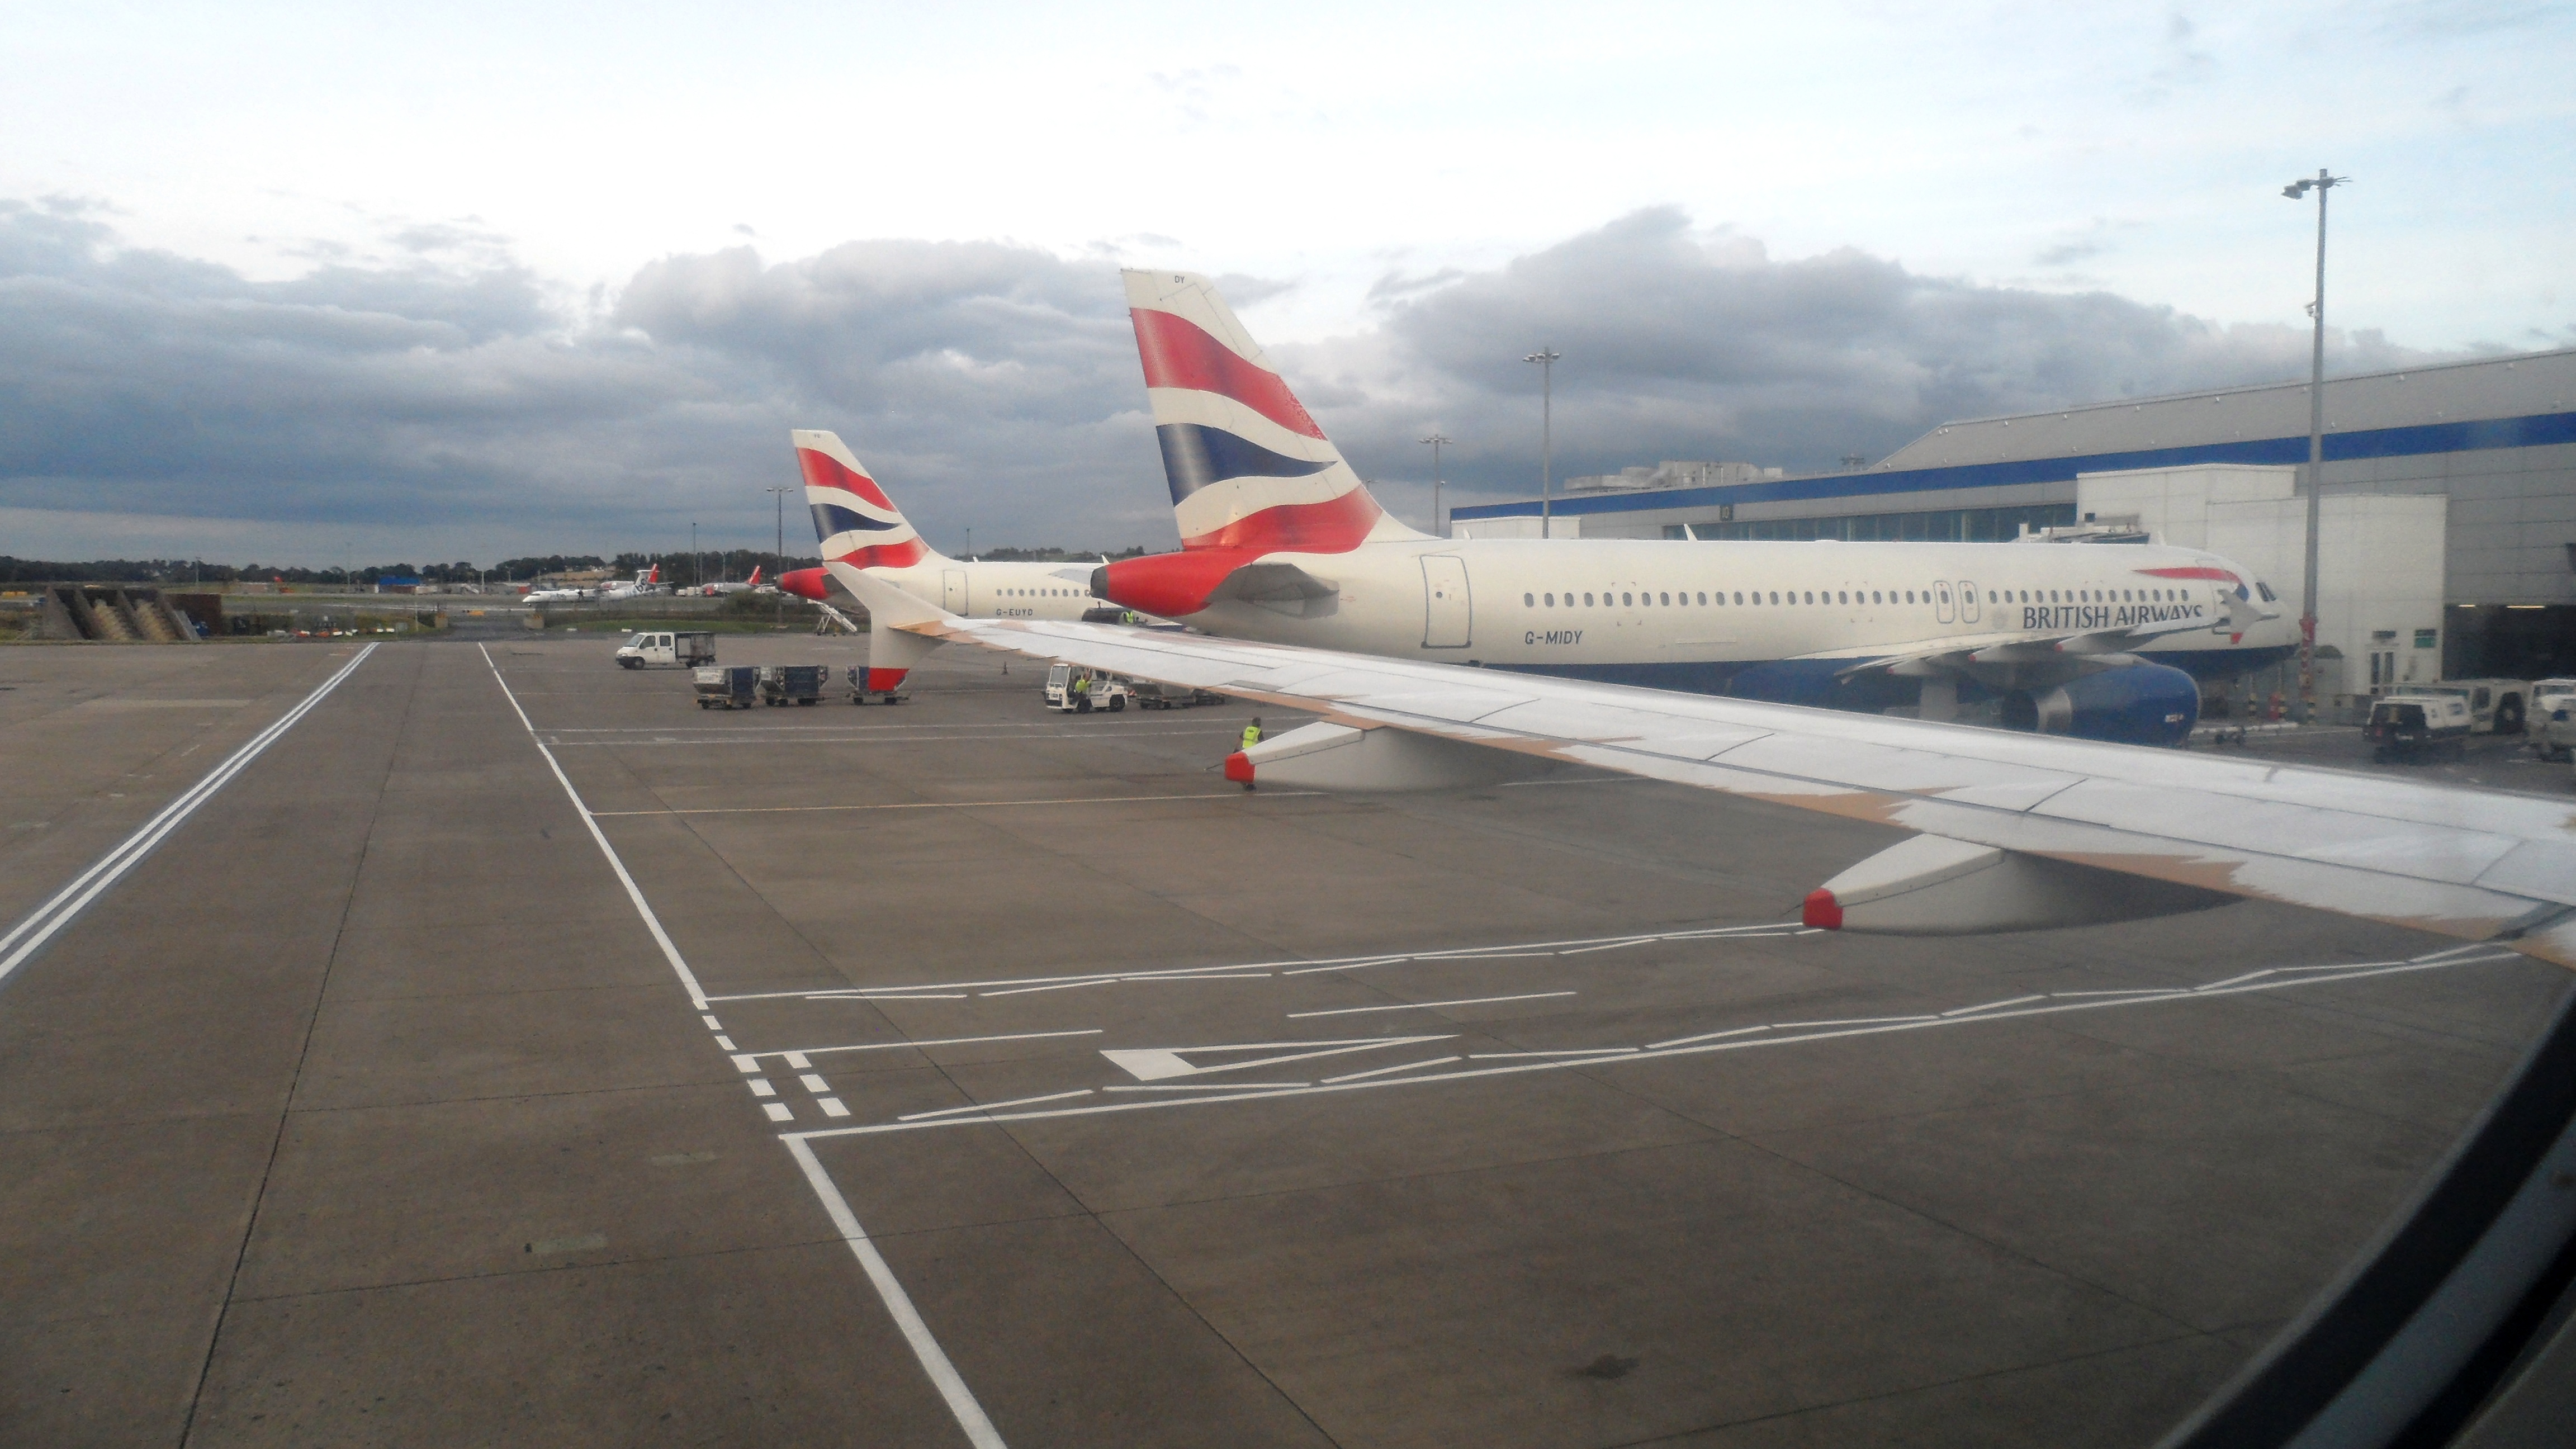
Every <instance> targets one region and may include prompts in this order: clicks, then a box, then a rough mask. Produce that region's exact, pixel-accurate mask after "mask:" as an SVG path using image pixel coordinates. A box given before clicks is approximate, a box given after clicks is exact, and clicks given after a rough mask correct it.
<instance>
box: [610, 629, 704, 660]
mask: <svg viewBox="0 0 2576 1449" xmlns="http://www.w3.org/2000/svg"><path fill="white" fill-rule="evenodd" d="M715 662H716V636H715V635H713V634H711V633H709V632H707V631H705V630H703V629H698V630H686V631H681V632H676V633H667V634H666V633H656V632H653V631H650V630H647V631H646V632H644V633H641V634H638V635H636V636H635V637H634V638H632V639H629V640H627V641H626V642H625V644H624V645H622V646H620V647H619V649H618V651H617V663H618V667H619V668H621V669H645V668H660V669H697V668H701V667H703V666H705V665H709V664H713V663H715Z"/></svg>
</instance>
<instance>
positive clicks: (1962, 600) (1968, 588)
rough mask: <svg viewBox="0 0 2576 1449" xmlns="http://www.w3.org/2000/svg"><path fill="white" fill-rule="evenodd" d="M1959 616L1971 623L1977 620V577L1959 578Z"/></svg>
mask: <svg viewBox="0 0 2576 1449" xmlns="http://www.w3.org/2000/svg"><path fill="white" fill-rule="evenodd" d="M1959 617H1960V618H1962V619H1965V620H1966V621H1968V622H1969V623H1971V624H1973V623H1975V622H1977V581H1976V580H1975V579H1961V580H1959Z"/></svg>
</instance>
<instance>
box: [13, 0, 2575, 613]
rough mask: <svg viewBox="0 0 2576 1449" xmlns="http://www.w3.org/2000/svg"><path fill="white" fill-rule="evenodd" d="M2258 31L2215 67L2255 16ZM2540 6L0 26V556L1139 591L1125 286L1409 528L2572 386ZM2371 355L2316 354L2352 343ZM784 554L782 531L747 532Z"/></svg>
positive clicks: (2569, 66) (285, 20)
mask: <svg viewBox="0 0 2576 1449" xmlns="http://www.w3.org/2000/svg"><path fill="white" fill-rule="evenodd" d="M2245 12H2252V13H2245ZM2570 74H2576V19H2571V10H2570V8H2569V7H2567V6H2565V5H2550V4H2512V3H2492V4H2458V5H2431V4H2426V5H2415V4H2385V5H2367V4H2364V5H2354V4H2344V5H2331V6H2329V5H2322V4H2318V5H2301V4H2272V5H2267V6H2261V7H2232V8H2230V9H2227V10H2217V9H2201V8H2192V7H2186V8H2175V7H2172V6H2121V5H2095V6H2079V7H2069V6H2042V5H2030V6H2013V5H1999V6H1988V7H1984V8H1981V9H1974V10H1972V9H1969V8H1967V7H1963V6H1959V5H1956V4H1950V5H1941V6H1922V7H1915V6H1908V5H1901V4H1854V5H1845V6H1839V7H1837V6H1832V5H1804V6H1794V7H1791V6H1781V7H1773V8H1764V9H1745V10H1741V11H1730V10H1727V9H1725V8H1723V7H1716V6H1709V5H1705V4H1700V5H1671V6H1654V5H1616V4H1592V5H1566V4H1562V3H1559V4H1554V5H1549V6H1514V5H1500V4H1491V3H1486V4H1478V5H1474V6H1454V7H1440V6H1432V5H1423V6H1413V7H1388V6H1383V5H1372V6H1368V7H1359V6H1348V7H1344V6H1334V5H1314V4H1310V5H1306V6H1300V7H1296V8H1295V9H1294V10H1290V11H1281V10H1263V9H1259V8H1256V7H1240V6H1226V7H1218V6H1210V7H1202V8H1201V10H1200V11H1199V12H1198V13H1192V12H1190V11H1188V10H1183V9H1179V8H1176V7H1172V6H1169V5H1167V4H1162V5H1139V6H1135V7H1121V6H1111V5H1090V6H1066V5H1062V4H1055V5H1044V6H1037V5H1032V6H1025V7H1021V6H950V7H918V6H915V7H900V8H898V7H891V6H885V7H871V6H852V5H848V4H839V5H832V6H812V7H807V6H799V5H794V4H784V5H773V6H768V7H757V8H751V9H745V8H742V7H713V6H708V7H696V8H690V7H675V6H654V5H649V4H622V5H616V6H609V5H599V6H574V5H553V6H543V7H540V8H539V9H538V10H537V11H536V13H533V14H532V13H530V10H529V7H527V6H526V5H524V3H522V4H516V5H509V6H500V5H493V6H477V5H473V4H451V5H446V6H438V7H419V6H412V7H393V6H384V7H375V8H368V7H342V8H340V9H339V10H337V11H330V10H322V9H318V8H317V7H310V6H305V5H295V6H285V5H274V6H272V5H262V4H258V3H228V4H225V5H222V6H212V5H207V6H197V7H181V6H160V5H115V4H103V5H95V6H85V7H35V6H17V7H10V8H8V9H6V10H0V134H5V135H7V136H8V137H9V138H10V144H9V145H7V146H6V147H0V553H15V554H19V555H22V556H23V555H36V556H51V557H66V556H70V557H86V556H92V555H101V554H128V555H132V554H168V555H177V554H188V553H200V552H201V553H205V554H208V555H210V556H215V557H222V558H246V557H249V556H253V555H258V556H262V557H266V558H272V559H276V560H279V561H282V562H307V563H336V562H340V561H341V560H342V559H343V557H344V556H345V555H348V554H350V553H353V552H354V553H355V554H356V555H357V556H358V557H359V559H360V560H361V561H366V560H369V559H378V560H391V559H395V558H407V559H411V560H413V561H415V562H417V561H423V560H426V559H429V558H441V559H455V558H472V559H476V560H482V561H489V560H490V559H493V558H496V557H499V556H501V555H503V554H508V553H521V552H535V551H544V552H551V551H556V550H595V551H600V552H608V551H612V550H616V549H628V548H634V549H646V550H653V549H676V548H678V547H681V546H683V545H684V544H685V542H686V540H687V537H688V525H689V523H690V521H691V520H693V519H694V520H695V521H697V522H698V524H699V525H700V529H699V536H700V538H701V540H702V541H704V542H706V543H707V544H708V545H709V546H714V545H718V544H744V543H751V542H754V541H761V540H765V539H766V538H767V537H768V535H769V531H770V520H771V513H770V508H771V500H770V498H769V497H768V495H766V494H764V493H763V492H762V491H761V490H762V489H764V488H766V487H769V486H773V485H775V484H778V483H782V482H788V481H791V473H790V471H789V468H790V465H789V462H788V458H787V452H786V445H785V439H784V436H783V435H784V432H785V430H786V429H787V428H789V427H791V426H812V427H829V428H835V429H837V430H839V431H840V432H841V433H842V434H843V436H844V437H845V438H846V439H847V440H848V441H849V442H850V444H851V445H852V447H853V448H854V449H856V450H857V452H858V454H859V456H860V457H862V458H863V459H866V460H868V461H869V462H870V463H871V464H872V465H874V466H875V467H876V469H877V470H878V472H879V473H880V474H881V476H882V477H883V478H884V480H885V481H886V483H887V484H888V485H889V487H890V488H891V489H892V490H893V491H894V494H895V496H896V498H897V499H898V501H900V502H902V503H903V504H904V505H905V507H906V509H907V511H908V512H910V513H912V514H913V515H914V516H915V517H916V519H917V520H918V521H919V522H920V523H921V524H922V525H923V527H924V530H925V532H927V533H928V534H929V535H930V537H931V538H932V540H933V541H934V542H937V543H939V544H941V545H942V546H945V547H948V548H951V549H955V548H958V547H960V546H962V544H963V542H964V537H963V533H964V530H965V529H966V528H967V527H969V526H972V527H973V528H974V529H975V530H976V533H975V537H976V541H977V543H978V544H980V545H986V546H990V545H995V544H1003V543H1022V544H1034V543H1046V542H1060V543H1064V544H1068V545H1076V546H1109V547H1117V546H1124V545H1126V544H1129V543H1147V544H1151V545H1155V546H1162V545H1165V544H1168V543H1169V542H1170V541H1171V523H1170V514H1169V509H1168V498H1167V495H1166V494H1165V492H1164V489H1163V484H1162V480H1161V477H1160V469H1159V460H1158V457H1157V455H1156V452H1155V450H1154V447H1153V442H1152V433H1151V426H1150V422H1149V421H1148V419H1147V418H1146V417H1145V416H1144V415H1143V413H1142V411H1141V410H1142V407H1143V401H1144V399H1143V389H1142V385H1141V379H1140V378H1139V376H1138V372H1137V367H1136V363H1135V359H1134V355H1133V348H1132V339H1131V338H1130V337H1129V335H1128V331H1127V327H1126V324H1125V321H1124V318H1123V315H1122V308H1121V304H1120V301H1119V294H1118V287H1117V281H1116V276H1115V269H1116V267H1117V266H1118V265H1120V264H1121V263H1129V264H1134V263H1145V264H1156V265H1172V266H1186V267H1190V268H1193V269H1196V270H1201V271H1206V272H1210V273H1215V274H1219V275H1221V276H1226V277H1228V278H1231V279H1234V280H1233V281H1232V283H1231V287H1232V290H1233V291H1234V293H1235V295H1236V298H1237V300H1238V302H1239V303H1243V304H1245V305H1244V306H1243V311H1244V313H1245V316H1246V320H1247V321H1248V322H1249V323H1250V325H1251V326H1252V327H1253V328H1254V329H1255V331H1256V332H1257V333H1259V334H1260V335H1262V336H1263V337H1264V338H1265V339H1266V340H1267V341H1269V342H1270V343H1271V345H1272V349H1273V351H1274V353H1275V354H1276V355H1277V356H1278V357H1279V358H1280V359H1281V361H1282V362H1283V363H1284V364H1285V365H1286V366H1287V368H1288V370H1289V372H1290V375H1291V381H1292V382H1293V383H1294V384H1295V385H1296V386H1297V387H1298V389H1299V390H1300V392H1301V394H1302V395H1304V396H1305V398H1306V400H1307V402H1308V403H1309V405H1310V406H1312V407H1313V409H1314V411H1315V412H1316V414H1317V416H1318V417H1319V418H1320V419H1321V420H1322V421H1323V422H1324V424H1325V426H1326V427H1327V428H1328V429H1329V430H1330V431H1332V433H1333V434H1334V436H1335V437H1336V439H1337V440H1338V441H1340V442H1341V443H1342V445H1343V447H1344V449H1345V451H1346V452H1347V453H1349V454H1350V456H1351V458H1352V460H1353V462H1354V463H1355V464H1356V465H1357V466H1358V467H1359V469H1360V471H1361V472H1362V473H1363V474H1364V475H1366V476H1369V477H1371V478H1373V479H1379V480H1383V483H1382V487H1381V492H1382V494H1383V495H1384V496H1385V498H1386V501H1387V502H1388V503H1389V504H1390V505H1391V506H1393V507H1396V508H1397V509H1398V510H1399V511H1401V512H1407V513H1409V514H1413V515H1416V516H1419V515H1421V514H1423V513H1424V512H1425V511H1426V506H1427V496H1425V494H1424V492H1423V491H1422V490H1421V489H1420V488H1419V487H1418V486H1417V485H1419V484H1420V483H1422V482H1423V481H1425V480H1427V475H1428V458H1427V456H1425V454H1426V452H1427V450H1425V449H1423V448H1421V447H1419V446H1418V445H1417V444H1416V443H1415V442H1414V441H1413V440H1414V439H1416V438H1418V437H1420V436H1421V434H1422V433H1423V432H1425V431H1427V430H1429V429H1430V428H1431V427H1434V426H1437V427H1439V428H1441V429H1443V430H1444V431H1446V432H1447V433H1448V434H1449V435H1450V436H1452V437H1454V438H1457V439H1458V440H1459V446H1458V448H1457V450H1456V452H1455V455H1454V456H1455V469H1456V471H1455V473H1454V474H1453V480H1454V482H1455V486H1454V487H1453V493H1452V496H1453V498H1456V499H1458V500H1459V501H1467V500H1470V499H1473V498H1477V497H1508V496H1519V495H1521V494H1524V493H1527V492H1530V491H1533V489H1534V484H1535V479H1536V471H1537V468H1536V453H1537V431H1538V429H1537V409H1536V398H1535V392H1536V389H1535V378H1534V376H1532V375H1531V374H1532V373H1533V372H1534V369H1531V368H1528V367H1525V366H1522V365H1521V364H1519V363H1518V362H1517V361H1516V359H1517V358H1518V356H1519V355H1520V354H1521V353H1522V352H1525V351H1528V350H1529V349H1530V348H1531V347H1533V346H1535V345H1537V344H1538V343H1540V342H1542V341H1545V342H1548V343H1551V344H1553V345H1554V346H1555V347H1556V348H1557V350H1558V351H1560V352H1562V353H1563V354H1565V361H1564V362H1563V363H1561V364H1560V365H1559V368H1558V371H1557V387H1558V404H1559V407H1558V443H1559V455H1560V472H1561V473H1583V472H1594V471H1601V470H1605V469H1615V468H1617V467H1620V466H1622V465H1626V464H1631V463H1652V462H1654V461H1657V460H1659V459H1663V458H1714V457H1722V458H1741V459H1745V460H1747V461H1752V462H1757V463H1772V464H1781V465H1786V466H1790V467H1793V468H1796V467H1812V466H1819V465H1824V464H1829V463H1830V462H1831V461H1832V459H1834V458H1835V457H1837V456H1839V455H1841V454H1844V453H1853V452H1857V453H1862V454H1865V455H1871V456H1876V455H1882V454H1884V453H1885V452H1887V451H1889V450H1890V449H1892V448H1894V447H1895V446H1897V445H1898V444H1900V443H1902V442H1904V441H1905V440H1906V439H1908V438H1910V437H1912V436H1914V435H1915V434H1916V433H1918V432H1920V431H1921V430H1922V429H1923V428H1924V427H1926V426H1929V425H1930V424H1931V423H1934V422H1937V421H1940V420H1941V419H1942V418H1945V417H1953V416H1965V415H1975V414H1979V413H1991V412H1998V411H2012V410H2019V409H2023V408H2032V407H2044V406H2048V405H2051V404H2055V403H2064V402H2075V401H2083V400H2088V399H2092V398H2098V397H2105V396H2117V395H2121V394H2123V393H2146V392H2158V391H2167V390H2176V389H2185V388H2191V387H2196V386H2204V385H2214V384H2218V383H2226V382H2239V381H2251V380H2258V379H2265V378H2277V377H2286V376H2295V375H2297V374H2298V372H2299V371H2300V370H2301V369H2302V367H2303V365H2304V354H2305V337H2304V323H2305V319H2304V317H2303V316H2302V313H2301V307H2302V305H2303V304H2304V303H2305V301H2306V300H2307V292H2308V285H2309V277H2308V269H2309V266H2310V265H2311V261H2312V258H2311V255H2310V251H2309V247H2310V245H2311V241H2312V227H2313V224H2314V208H2313V205H2304V206H2303V205H2294V204H2292V203H2291V202H2288V201H2285V200H2283V199H2281V197H2280V196H2279V195H2278V190H2279V187H2280V186H2281V184H2282V183H2283V182H2285V181H2288V180H2289V179H2291V178H2292V177H2294V176H2297V175H2300V174H2302V173H2306V172H2311V171H2313V170H2314V169H2315V168H2316V167H2317V166H2319V165H2331V166H2332V167H2334V168H2335V169H2336V171H2338V172H2339V173H2344V174H2349V175H2352V176H2353V177H2355V178H2356V180H2355V183H2354V185H2353V186H2352V187H2351V188H2350V189H2348V190H2342V191H2338V192H2337V193H2336V194H2335V202H2334V207H2335V229H2334V246H2335V251H2334V257H2333V278H2332V283H2333V292H2332V296H2331V298H2330V302H2331V308H2330V315H2331V318H2332V320H2333V321H2334V322H2335V323H2336V324H2337V328H2338V332H2339V333H2340V334H2341V335H2339V336H2338V338H2337V339H2336V352H2335V355H2336V359H2337V364H2338V365H2339V366H2344V367H2363V366H2371V365H2382V364H2388V363H2394V362H2403V361H2407V360H2411V359H2417V358H2423V357H2428V356H2442V355H2456V354H2460V353H2463V352H2467V351H2479V350H2495V349H2512V350H2522V349H2530V348H2538V347H2549V346H2568V345H2576V294H2571V292H2570V290H2569V289H2570V287H2571V281H2570V277H2571V271H2570V262H2571V261H2576V245H2572V244H2571V243H2570V241H2569V238H2570V237H2571V236H2576V225H2571V224H2572V223H2576V187H2571V186H2570V185H2569V184H2568V182H2567V179H2566V178H2567V176H2568V174H2569V162H2570V160H2571V157H2570V154H2569V153H2570V149H2571V148H2570V144H2569V138H2570V136H2571V135H2576V126H2571V121H2576V115H2571V112H2576V87H2570V86H2568V85H2567V83H2566V80H2565V77H2566V76H2568V75H2570ZM2347 329H2348V330H2347ZM788 526H789V529H790V531H791V533H793V532H796V531H797V530H799V529H800V527H801V525H800V524H799V522H798V520H796V519H794V518H792V517H791V518H790V519H789V521H788Z"/></svg>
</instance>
